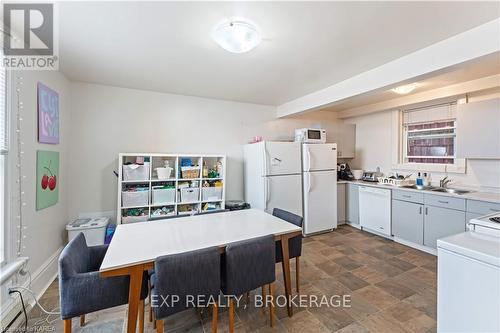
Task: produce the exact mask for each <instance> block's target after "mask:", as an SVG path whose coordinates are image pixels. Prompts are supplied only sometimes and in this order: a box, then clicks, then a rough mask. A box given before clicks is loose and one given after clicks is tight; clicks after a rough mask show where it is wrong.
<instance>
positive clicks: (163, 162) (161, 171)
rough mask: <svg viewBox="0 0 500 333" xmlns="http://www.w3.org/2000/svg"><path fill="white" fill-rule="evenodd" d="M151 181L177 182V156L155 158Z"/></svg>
mask: <svg viewBox="0 0 500 333" xmlns="http://www.w3.org/2000/svg"><path fill="white" fill-rule="evenodd" d="M151 168H152V169H151V181H164V180H175V179H176V175H177V171H176V170H177V157H176V156H153V158H152V163H151Z"/></svg>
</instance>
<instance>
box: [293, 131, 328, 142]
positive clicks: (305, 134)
mask: <svg viewBox="0 0 500 333" xmlns="http://www.w3.org/2000/svg"><path fill="white" fill-rule="evenodd" d="M295 142H306V143H326V130H324V129H318V128H299V129H296V130H295Z"/></svg>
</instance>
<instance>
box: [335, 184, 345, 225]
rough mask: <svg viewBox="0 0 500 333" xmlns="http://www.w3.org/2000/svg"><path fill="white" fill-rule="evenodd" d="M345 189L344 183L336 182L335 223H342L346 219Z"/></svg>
mask: <svg viewBox="0 0 500 333" xmlns="http://www.w3.org/2000/svg"><path fill="white" fill-rule="evenodd" d="M345 191H346V184H345V183H343V184H337V224H344V223H345V219H346V215H345V210H346V207H345Z"/></svg>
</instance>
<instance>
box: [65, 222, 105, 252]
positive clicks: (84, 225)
mask: <svg viewBox="0 0 500 333" xmlns="http://www.w3.org/2000/svg"><path fill="white" fill-rule="evenodd" d="M108 223H109V218H107V217H101V218H97V219H89V218H86V219H77V220H75V221H73V222H71V223H69V224H68V225H66V230H67V231H68V240H72V239H73V238H75V237H76V235H78V234H79V233H80V232H83V234H84V235H85V240H86V241H87V245H88V246H95V245H102V244H104V237H105V235H106V227H107V226H108Z"/></svg>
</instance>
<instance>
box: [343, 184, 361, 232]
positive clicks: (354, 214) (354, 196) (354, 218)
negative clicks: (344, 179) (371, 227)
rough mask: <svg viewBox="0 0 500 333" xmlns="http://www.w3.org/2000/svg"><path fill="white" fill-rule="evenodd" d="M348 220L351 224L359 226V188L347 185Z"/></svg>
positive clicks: (354, 185)
mask: <svg viewBox="0 0 500 333" xmlns="http://www.w3.org/2000/svg"><path fill="white" fill-rule="evenodd" d="M345 195H346V213H345V214H346V220H347V222H349V223H351V224H359V186H358V185H357V184H352V183H347V184H346V191H345Z"/></svg>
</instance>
